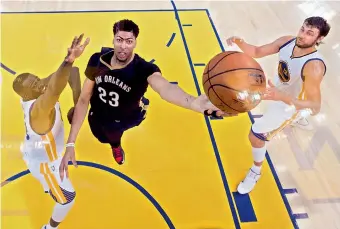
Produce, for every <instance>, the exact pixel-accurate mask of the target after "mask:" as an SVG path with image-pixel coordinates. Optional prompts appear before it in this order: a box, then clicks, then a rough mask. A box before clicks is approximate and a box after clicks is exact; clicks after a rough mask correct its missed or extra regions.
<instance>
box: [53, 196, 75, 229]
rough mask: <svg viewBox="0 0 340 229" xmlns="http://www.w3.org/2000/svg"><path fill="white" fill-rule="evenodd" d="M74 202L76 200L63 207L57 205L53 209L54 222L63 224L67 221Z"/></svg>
mask: <svg viewBox="0 0 340 229" xmlns="http://www.w3.org/2000/svg"><path fill="white" fill-rule="evenodd" d="M74 201H75V200H72V201H71V202H70V203H68V204H65V205H61V204H59V203H56V205H55V206H54V209H53V213H52V219H53V221H55V222H58V223H60V222H62V221H63V220H64V219H65V217H66V215H67V213H68V212H69V211H70V210H71V208H72V206H73V204H74ZM49 226H50V225H49ZM47 229H56V227H51V226H50V228H47Z"/></svg>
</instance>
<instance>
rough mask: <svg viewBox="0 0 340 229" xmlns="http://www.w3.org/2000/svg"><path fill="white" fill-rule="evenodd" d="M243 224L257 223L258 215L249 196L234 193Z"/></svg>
mask: <svg viewBox="0 0 340 229" xmlns="http://www.w3.org/2000/svg"><path fill="white" fill-rule="evenodd" d="M233 196H234V200H235V203H236V207H237V210H238V214H239V216H240V221H241V223H250V222H257V218H256V214H255V211H254V208H253V204H252V203H251V199H250V197H249V194H240V193H238V192H233Z"/></svg>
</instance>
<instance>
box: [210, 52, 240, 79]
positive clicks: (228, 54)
mask: <svg viewBox="0 0 340 229" xmlns="http://www.w3.org/2000/svg"><path fill="white" fill-rule="evenodd" d="M235 53H239V52H232V53H227V54H226V55H225V56H223V57H222V58H221V59H219V60H218V61H217V62H216V64H215V65H214V66H213V67H212V68H211V69H209V67H208V72H206V73H203V74H207V73H209V72H210V71H212V70H213V69H214V68H215V67H216V66H217V65H218V64H219V63H220V62H221V61H222V60H223V59H224V58H226V57H227V56H230V55H232V54H235ZM210 62H211V60H210V61H209V63H208V65H209V64H210Z"/></svg>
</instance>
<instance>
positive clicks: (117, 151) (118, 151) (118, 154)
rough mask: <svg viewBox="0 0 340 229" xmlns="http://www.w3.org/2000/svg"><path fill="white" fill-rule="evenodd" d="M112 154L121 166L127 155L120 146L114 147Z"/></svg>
mask: <svg viewBox="0 0 340 229" xmlns="http://www.w3.org/2000/svg"><path fill="white" fill-rule="evenodd" d="M112 154H113V157H114V158H115V161H116V162H117V163H118V164H119V165H122V164H123V163H124V161H125V153H124V150H123V149H122V147H121V146H118V147H117V148H113V147H112Z"/></svg>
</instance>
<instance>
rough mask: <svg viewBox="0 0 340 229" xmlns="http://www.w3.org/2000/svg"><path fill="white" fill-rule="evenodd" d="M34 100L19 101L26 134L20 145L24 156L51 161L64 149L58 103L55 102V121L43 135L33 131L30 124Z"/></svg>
mask: <svg viewBox="0 0 340 229" xmlns="http://www.w3.org/2000/svg"><path fill="white" fill-rule="evenodd" d="M34 102H35V100H30V101H26V102H23V101H21V104H22V108H23V111H24V122H25V126H26V136H25V140H24V143H23V145H22V149H21V150H22V152H23V154H24V157H25V158H26V159H29V160H34V161H38V162H51V161H54V160H56V159H57V158H58V157H60V156H61V154H62V152H63V151H64V123H63V120H62V116H61V112H60V104H59V103H56V105H55V106H54V109H55V121H54V124H53V127H52V129H51V130H50V131H49V132H48V133H47V134H44V135H39V134H37V133H35V132H34V131H33V129H32V127H31V125H30V116H29V113H30V109H31V106H32V104H33V103H34Z"/></svg>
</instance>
